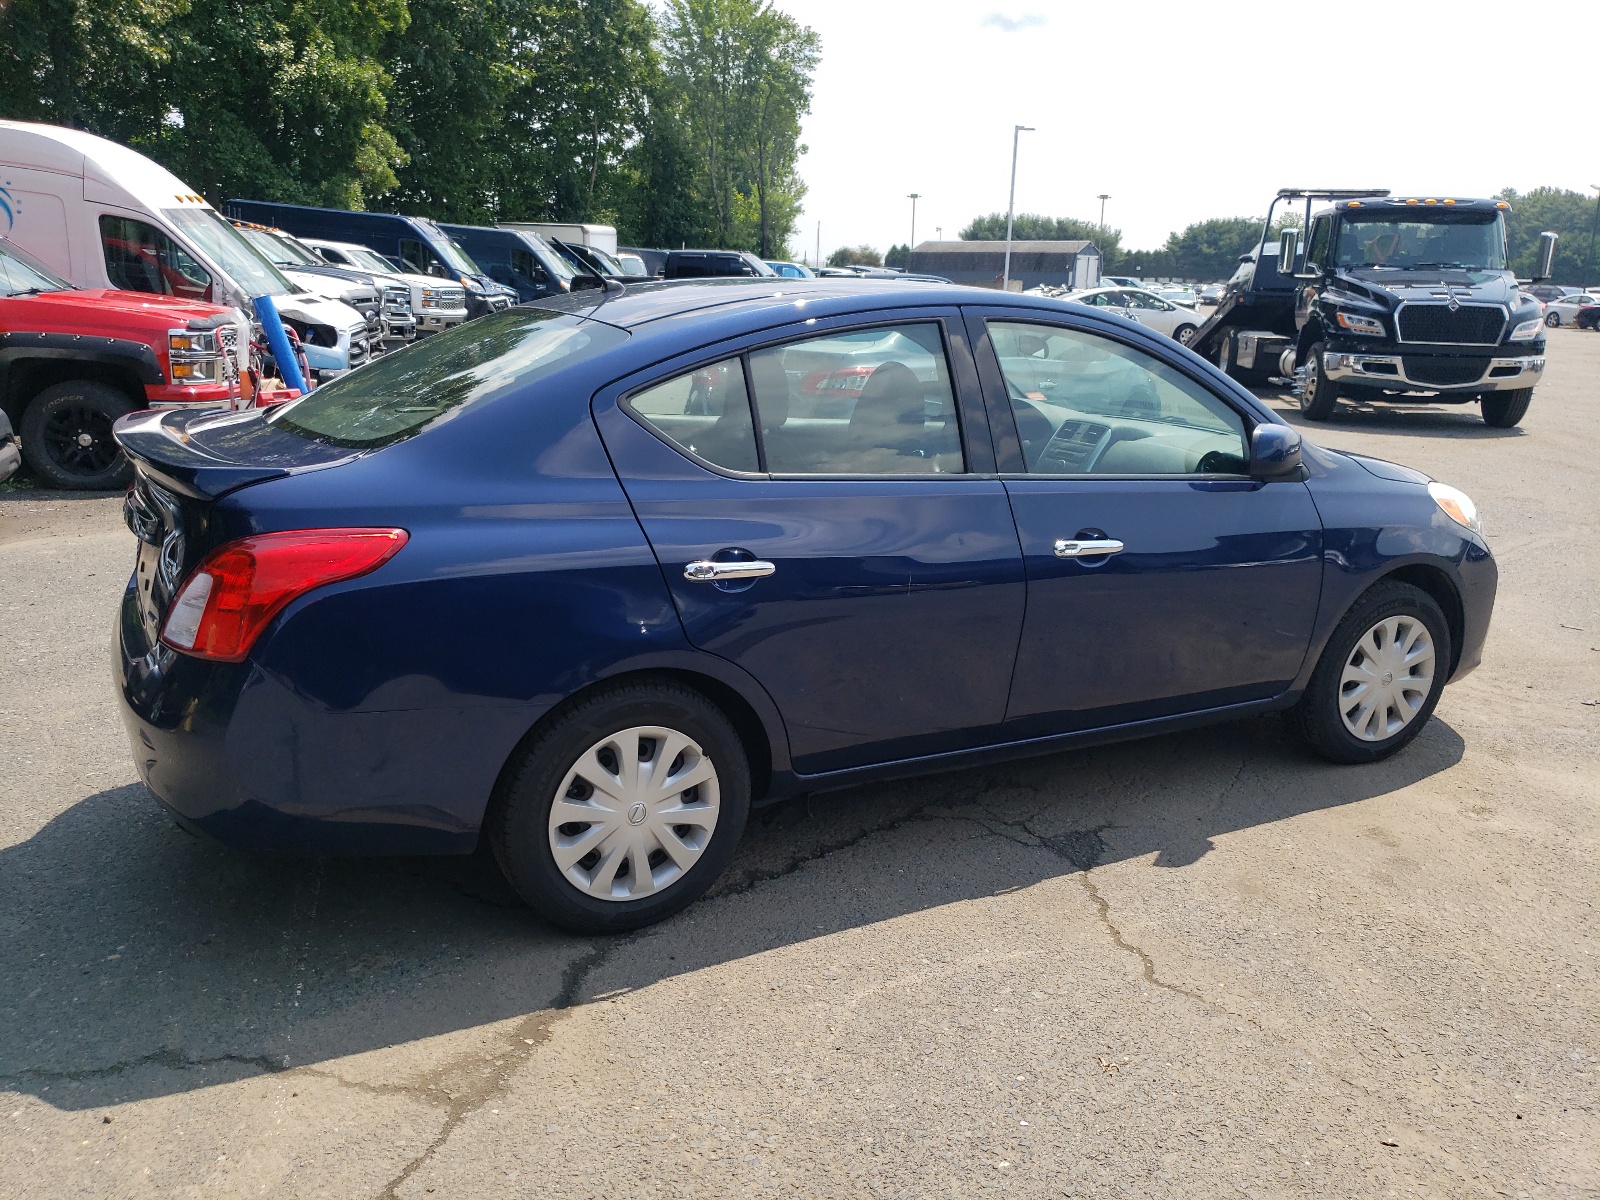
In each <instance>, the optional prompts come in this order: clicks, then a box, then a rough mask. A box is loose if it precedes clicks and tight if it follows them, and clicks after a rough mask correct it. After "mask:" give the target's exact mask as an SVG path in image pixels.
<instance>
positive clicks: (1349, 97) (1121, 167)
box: [775, 0, 1600, 255]
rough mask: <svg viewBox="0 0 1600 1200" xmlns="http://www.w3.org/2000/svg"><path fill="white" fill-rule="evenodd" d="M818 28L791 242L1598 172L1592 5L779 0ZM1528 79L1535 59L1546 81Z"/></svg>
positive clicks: (1151, 234)
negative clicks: (1012, 192) (1011, 199)
mask: <svg viewBox="0 0 1600 1200" xmlns="http://www.w3.org/2000/svg"><path fill="white" fill-rule="evenodd" d="M775 2H776V4H777V7H778V8H780V9H783V10H784V11H786V12H788V13H789V14H790V15H792V16H794V17H795V18H796V19H798V20H799V21H801V22H802V23H804V24H806V25H809V26H810V27H811V28H812V29H814V30H816V31H817V33H818V35H819V36H820V37H821V39H822V62H821V65H820V67H819V68H818V70H817V74H816V80H815V94H814V97H813V101H812V111H811V114H810V116H809V117H808V118H807V119H806V121H805V125H804V132H803V139H802V140H803V141H804V142H805V143H806V145H807V146H808V147H809V150H808V152H807V153H806V154H805V155H804V156H803V157H802V158H801V159H800V174H801V177H802V178H803V179H804V180H805V182H806V184H807V186H808V188H809V191H808V194H807V197H806V200H805V207H804V211H803V213H802V214H801V217H800V221H799V226H798V230H799V231H798V232H797V234H796V235H795V238H794V240H793V242H792V244H791V248H792V249H793V250H794V251H795V253H797V254H799V253H801V252H802V251H803V252H804V253H806V254H807V255H814V254H815V252H816V238H817V223H818V222H819V221H820V222H821V226H822V231H821V234H822V253H823V255H827V254H828V253H830V252H831V251H832V250H833V249H835V248H836V247H839V246H842V245H852V246H853V245H859V244H862V243H865V244H867V245H870V246H874V247H876V248H877V249H878V250H879V251H883V250H887V249H888V248H889V246H890V245H891V244H893V243H896V242H905V241H907V240H908V239H909V238H910V237H911V201H910V200H909V199H907V198H906V197H907V195H908V194H909V193H911V192H918V193H920V194H921V197H922V198H921V199H920V200H919V201H918V202H917V216H916V236H917V240H918V241H925V240H929V239H931V238H933V237H935V236H936V234H935V229H936V227H942V228H943V236H944V237H945V238H946V239H954V238H955V237H956V236H957V235H958V233H959V231H960V229H961V228H962V226H964V225H966V224H967V222H969V221H970V220H971V219H972V218H973V217H975V216H978V215H981V214H983V213H990V212H1004V211H1005V208H1006V190H1007V185H1008V182H1009V174H1010V169H1011V140H1012V127H1013V126H1014V125H1019V124H1020V125H1031V126H1033V127H1034V128H1035V130H1036V132H1033V133H1024V134H1022V135H1021V144H1020V145H1021V149H1020V153H1019V156H1018V165H1017V199H1016V208H1017V211H1018V212H1037V213H1045V214H1047V215H1050V216H1071V217H1078V218H1080V219H1085V220H1098V219H1099V212H1100V201H1099V200H1098V199H1096V196H1097V195H1098V194H1099V193H1102V192H1105V193H1108V194H1109V195H1110V197H1111V198H1110V200H1108V201H1107V202H1106V209H1105V220H1106V224H1107V225H1109V226H1110V227H1112V228H1114V229H1121V230H1122V234H1123V245H1124V246H1128V247H1131V248H1135V249H1148V248H1153V247H1155V246H1159V245H1160V244H1162V243H1163V242H1165V241H1166V237H1167V234H1168V233H1169V232H1171V231H1172V230H1174V229H1182V228H1183V227H1184V226H1185V225H1187V224H1189V223H1190V222H1193V221H1198V220H1203V219H1205V218H1207V217H1220V216H1258V215H1262V214H1264V213H1265V212H1266V207H1267V204H1268V203H1269V202H1270V200H1271V198H1272V196H1273V195H1274V194H1275V193H1276V192H1277V190H1278V189H1279V188H1280V187H1363V188H1364V187H1374V188H1384V187H1386V188H1389V189H1390V190H1391V191H1394V192H1396V193H1405V194H1410V193H1413V192H1414V193H1417V194H1421V195H1435V194H1438V195H1441V196H1442V195H1446V194H1453V195H1458V196H1462V195H1466V196H1488V195H1492V194H1493V193H1495V192H1496V191H1498V190H1500V189H1501V188H1504V187H1513V188H1516V189H1517V190H1519V191H1525V190H1528V189H1530V188H1534V187H1538V186H1540V185H1543V184H1549V185H1552V186H1556V187H1565V188H1572V189H1574V190H1584V189H1587V188H1589V187H1590V185H1592V184H1600V132H1596V127H1595V123H1594V116H1595V110H1594V104H1593V101H1592V99H1589V100H1585V101H1582V102H1579V101H1571V102H1567V103H1562V102H1560V101H1559V99H1553V97H1556V96H1557V93H1558V91H1559V87H1560V84H1561V83H1562V82H1563V81H1565V82H1566V83H1570V84H1578V83H1583V82H1589V83H1592V82H1594V80H1595V78H1596V68H1595V62H1594V58H1593V47H1594V45H1595V44H1596V39H1597V37H1600V12H1597V11H1596V8H1595V6H1594V4H1593V3H1592V0H1548V2H1544V3H1539V4H1516V3H1508V2H1502V3H1497V4H1481V3H1478V2H1477V0H1387V2H1386V3H1380V4H1373V3H1370V2H1369V3H1362V4H1343V3H1320V4H1319V3H1313V2H1306V0H1299V2H1296V3H1290V2H1288V0H1279V2H1277V3H1262V2H1259V0H1225V2H1223V3H1211V4H1206V3H1200V2H1198V0H1191V2H1189V3H1168V2H1160V3H1157V2H1153V0H1094V2H1092V3H1079V2H1065V0H1018V2H1017V3H1004V4H1000V5H999V6H995V5H993V4H991V2H990V0H977V3H975V4H952V3H947V2H944V0H925V2H922V3H914V2H908V0H775ZM1534 81H1537V82H1534Z"/></svg>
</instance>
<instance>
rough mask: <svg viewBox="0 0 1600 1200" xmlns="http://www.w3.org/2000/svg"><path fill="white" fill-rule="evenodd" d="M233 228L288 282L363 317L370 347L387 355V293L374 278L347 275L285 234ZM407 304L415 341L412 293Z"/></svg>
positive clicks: (244, 224)
mask: <svg viewBox="0 0 1600 1200" xmlns="http://www.w3.org/2000/svg"><path fill="white" fill-rule="evenodd" d="M233 227H234V228H235V229H237V230H238V231H239V235H240V236H241V237H243V238H244V240H245V241H247V242H249V243H250V244H251V245H252V246H254V247H255V248H256V249H257V250H258V251H260V252H261V255H262V257H263V258H265V259H266V260H267V261H268V262H270V263H271V264H272V265H273V266H275V267H277V268H278V270H280V271H282V272H283V275H284V278H285V279H287V280H289V281H290V282H291V283H294V284H296V285H298V286H299V287H301V288H303V289H304V290H306V291H308V292H310V293H311V294H312V295H313V296H321V297H322V298H323V299H324V300H341V301H343V302H344V303H345V304H348V305H349V306H350V307H351V308H353V309H355V310H356V311H357V312H358V313H360V314H361V317H362V319H363V320H364V321H365V322H366V323H367V345H368V347H369V348H370V349H371V352H372V353H381V352H382V351H383V349H384V347H385V344H386V343H387V342H388V340H389V336H390V335H389V331H388V324H387V322H386V321H385V319H384V316H385V314H384V296H383V292H382V289H381V288H380V287H379V286H378V285H377V284H376V283H375V282H373V279H372V276H370V275H368V276H366V278H365V280H362V279H360V278H358V277H357V276H356V275H355V274H354V273H353V272H343V271H340V270H339V269H338V268H337V267H330V266H328V264H327V263H325V262H323V261H322V259H321V258H320V257H318V256H317V254H316V253H315V252H313V251H311V250H309V249H307V248H306V247H304V246H295V245H293V244H292V242H293V239H291V238H290V237H289V236H288V234H286V233H284V232H283V231H282V230H279V229H269V228H267V227H266V226H265V225H254V224H252V223H250V222H249V221H234V222H233ZM396 290H397V291H399V290H400V289H396ZM403 300H404V304H405V316H406V317H407V319H408V325H407V328H406V332H407V333H409V334H410V335H411V337H415V336H416V323H415V322H414V321H409V318H410V316H411V296H410V293H409V292H408V293H405V295H404V298H403ZM404 340H409V339H404Z"/></svg>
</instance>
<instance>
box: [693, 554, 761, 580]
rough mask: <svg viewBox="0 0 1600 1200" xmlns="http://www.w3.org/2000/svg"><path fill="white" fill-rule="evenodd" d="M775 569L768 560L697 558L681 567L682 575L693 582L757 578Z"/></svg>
mask: <svg viewBox="0 0 1600 1200" xmlns="http://www.w3.org/2000/svg"><path fill="white" fill-rule="evenodd" d="M777 569H778V568H777V566H776V565H774V564H773V563H769V562H759V561H758V562H712V561H710V560H709V559H705V558H697V559H695V560H694V562H692V563H690V564H689V565H688V566H686V567H684V568H683V577H684V578H685V579H687V580H690V581H691V582H693V583H720V582H721V581H722V580H724V579H759V578H761V576H763V575H771V574H772V573H773V572H774V571H776V570H777Z"/></svg>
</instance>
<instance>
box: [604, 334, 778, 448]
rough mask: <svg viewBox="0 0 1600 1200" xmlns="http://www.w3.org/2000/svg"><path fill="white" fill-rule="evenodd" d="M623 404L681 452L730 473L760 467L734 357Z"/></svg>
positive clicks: (740, 367)
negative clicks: (686, 452)
mask: <svg viewBox="0 0 1600 1200" xmlns="http://www.w3.org/2000/svg"><path fill="white" fill-rule="evenodd" d="M625 403H626V407H627V408H629V409H631V410H632V411H633V413H634V415H636V416H637V417H639V419H640V420H642V421H643V422H644V423H645V424H646V425H648V426H649V427H650V428H651V429H654V430H655V431H656V432H657V433H659V434H660V435H661V436H662V437H664V438H666V439H667V440H668V441H669V442H671V443H672V444H673V445H675V446H677V447H678V448H679V449H680V450H687V451H689V453H691V454H693V455H695V456H697V457H699V458H703V459H705V460H706V461H707V462H709V463H715V464H716V465H717V466H719V467H726V468H727V469H728V470H730V471H758V470H760V469H761V463H760V455H759V452H758V451H757V449H756V430H755V422H754V421H753V420H752V419H751V417H750V396H749V394H748V392H747V391H746V389H745V384H744V365H743V364H742V363H741V362H740V360H739V359H737V358H725V359H723V360H722V361H721V362H717V363H712V364H711V365H710V366H705V367H697V368H695V369H694V370H693V371H686V372H684V373H683V374H682V375H675V376H673V377H672V378H671V379H668V380H666V381H665V382H664V383H658V384H655V385H654V386H653V387H648V388H645V389H644V391H642V392H635V393H634V394H633V395H632V396H630V397H628V399H627V401H626V402H625Z"/></svg>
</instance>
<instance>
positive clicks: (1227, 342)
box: [1217, 330, 1233, 375]
mask: <svg viewBox="0 0 1600 1200" xmlns="http://www.w3.org/2000/svg"><path fill="white" fill-rule="evenodd" d="M1217 370H1219V371H1221V372H1222V373H1223V374H1224V375H1232V374H1233V331H1232V330H1224V331H1223V332H1222V333H1221V334H1219V335H1218V337H1217Z"/></svg>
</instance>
